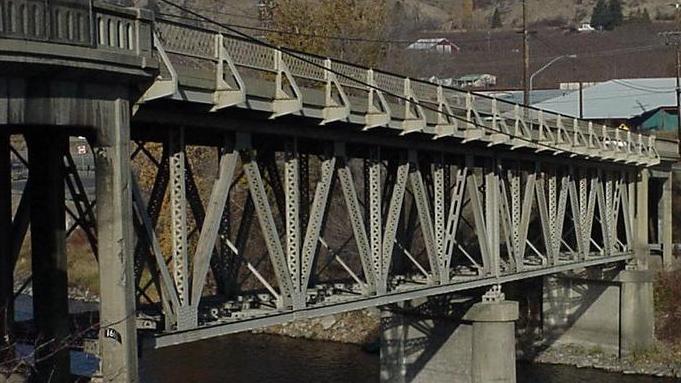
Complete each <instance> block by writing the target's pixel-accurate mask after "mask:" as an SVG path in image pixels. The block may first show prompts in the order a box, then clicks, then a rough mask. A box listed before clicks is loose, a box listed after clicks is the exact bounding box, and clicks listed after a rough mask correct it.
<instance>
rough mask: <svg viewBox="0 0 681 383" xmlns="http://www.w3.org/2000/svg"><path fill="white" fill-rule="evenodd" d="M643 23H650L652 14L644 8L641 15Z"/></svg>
mask: <svg viewBox="0 0 681 383" xmlns="http://www.w3.org/2000/svg"><path fill="white" fill-rule="evenodd" d="M641 21H643V22H644V23H650V14H649V13H648V8H643V13H642V14H641Z"/></svg>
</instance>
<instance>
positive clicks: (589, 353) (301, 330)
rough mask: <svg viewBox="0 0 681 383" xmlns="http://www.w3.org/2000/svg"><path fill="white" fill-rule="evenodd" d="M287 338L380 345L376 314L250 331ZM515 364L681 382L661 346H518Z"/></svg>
mask: <svg viewBox="0 0 681 383" xmlns="http://www.w3.org/2000/svg"><path fill="white" fill-rule="evenodd" d="M252 332H253V333H265V334H272V335H280V336H287V337H291V338H299V339H309V340H318V341H330V342H341V343H350V344H357V345H361V346H363V348H365V350H369V351H371V352H375V351H377V349H378V348H379V347H380V346H377V345H378V343H379V341H380V311H379V310H378V309H370V310H360V311H355V312H350V313H343V314H338V315H331V316H327V317H322V318H315V319H308V320H300V321H296V322H292V323H286V324H282V325H277V326H272V327H268V328H264V329H258V330H253V331H252ZM517 355H518V360H522V361H526V362H530V363H540V364H555V365H567V366H574V367H577V368H593V369H598V370H604V371H608V372H614V373H622V374H635V375H648V376H655V377H670V378H681V347H679V348H674V347H672V346H669V345H665V344H663V343H658V345H657V346H656V347H655V348H654V349H651V350H646V351H642V352H638V353H634V354H632V355H630V356H626V357H623V358H619V357H618V356H617V355H616V354H612V353H608V352H605V351H603V350H601V349H599V348H586V347H582V346H579V345H574V344H554V345H551V346H550V347H546V346H545V345H542V344H540V343H536V344H533V345H531V346H521V347H519V350H518V353H517Z"/></svg>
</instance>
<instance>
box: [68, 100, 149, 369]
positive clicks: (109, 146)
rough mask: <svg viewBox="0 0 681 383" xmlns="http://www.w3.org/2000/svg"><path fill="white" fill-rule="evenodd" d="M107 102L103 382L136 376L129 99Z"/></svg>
mask: <svg viewBox="0 0 681 383" xmlns="http://www.w3.org/2000/svg"><path fill="white" fill-rule="evenodd" d="M121 93H123V92H121ZM105 105H106V108H102V109H104V110H103V111H102V113H105V115H104V116H102V118H101V121H102V122H103V124H102V125H101V126H99V127H98V128H97V140H96V144H95V148H94V152H95V166H96V167H95V169H96V170H95V171H96V178H95V187H96V197H97V243H98V246H99V285H100V336H99V338H100V346H101V360H102V362H101V368H102V375H103V377H104V381H105V382H116V383H118V382H120V383H123V382H133V383H134V382H137V379H138V378H137V331H136V326H135V322H136V318H135V276H134V259H133V251H134V244H133V224H132V190H131V187H130V148H129V145H130V120H129V119H130V105H129V103H128V101H127V100H124V99H120V98H119V99H115V100H112V101H108V102H106V104H105ZM62 189H63V187H62Z"/></svg>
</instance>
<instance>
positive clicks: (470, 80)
mask: <svg viewBox="0 0 681 383" xmlns="http://www.w3.org/2000/svg"><path fill="white" fill-rule="evenodd" d="M496 84H497V76H495V75H492V74H487V73H483V74H467V75H465V76H461V77H459V78H457V79H456V80H455V86H457V87H459V88H487V87H490V86H494V85H496Z"/></svg>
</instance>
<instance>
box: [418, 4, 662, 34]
mask: <svg viewBox="0 0 681 383" xmlns="http://www.w3.org/2000/svg"><path fill="white" fill-rule="evenodd" d="M414 1H415V2H417V3H419V4H420V5H421V7H422V8H423V10H424V13H426V14H427V15H429V16H431V17H433V18H434V19H436V20H437V21H438V24H440V29H444V30H446V29H452V28H458V27H462V26H464V24H465V23H463V22H462V21H461V20H460V15H462V14H465V13H466V12H465V10H464V4H465V3H466V1H465V0H454V1H451V0H414ZM673 2H674V1H673V0H623V1H622V4H623V13H624V16H625V17H627V16H628V15H630V14H633V13H635V12H637V11H641V12H642V11H643V10H644V9H645V10H647V12H648V14H649V15H650V17H651V18H652V19H653V20H670V19H673V18H674V12H675V10H674V7H672V6H670V3H673ZM521 4H522V1H521V0H475V1H473V11H472V19H473V21H472V23H470V24H469V25H468V26H469V27H470V28H473V29H486V28H488V27H489V24H490V20H491V17H492V13H493V12H494V10H495V9H497V8H498V9H499V12H500V15H501V19H502V23H503V25H504V27H518V26H520V25H521V23H522V6H521ZM595 4H596V0H567V1H566V0H527V6H528V18H529V22H530V23H537V24H552V25H578V24H580V23H582V22H588V21H589V20H590V19H591V12H592V10H593V7H594V5H595ZM432 9H436V10H437V11H435V12H431V10H432Z"/></svg>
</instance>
